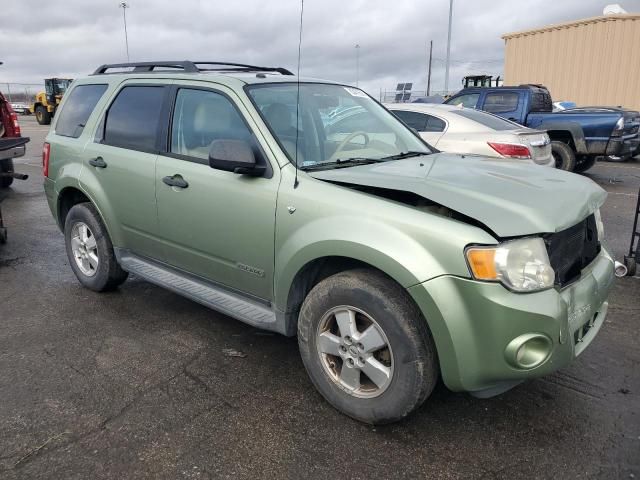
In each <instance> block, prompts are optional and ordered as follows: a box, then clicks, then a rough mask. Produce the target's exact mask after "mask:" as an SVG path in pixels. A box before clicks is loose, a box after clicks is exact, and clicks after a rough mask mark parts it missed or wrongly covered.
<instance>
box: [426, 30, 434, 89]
mask: <svg viewBox="0 0 640 480" xmlns="http://www.w3.org/2000/svg"><path fill="white" fill-rule="evenodd" d="M432 58H433V40H430V41H429V72H428V73H427V97H428V96H429V94H430V93H431V60H432Z"/></svg>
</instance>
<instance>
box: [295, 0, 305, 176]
mask: <svg viewBox="0 0 640 480" xmlns="http://www.w3.org/2000/svg"><path fill="white" fill-rule="evenodd" d="M303 14H304V0H300V36H299V38H298V73H297V76H296V79H297V83H298V84H297V92H296V153H295V155H294V161H295V163H296V178H295V180H294V181H293V188H298V139H299V137H300V52H301V50H302V15H303Z"/></svg>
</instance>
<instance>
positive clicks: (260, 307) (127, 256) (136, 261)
mask: <svg viewBox="0 0 640 480" xmlns="http://www.w3.org/2000/svg"><path fill="white" fill-rule="evenodd" d="M114 250H115V254H116V258H117V260H118V263H119V264H120V266H121V267H122V268H123V269H124V270H126V271H127V272H130V273H133V274H135V275H138V276H139V277H142V278H144V279H145V280H147V281H149V282H151V283H155V284H156V285H159V286H161V287H164V288H166V289H168V290H171V291H173V292H175V293H177V294H178V295H182V296H183V297H187V298H189V299H191V300H193V301H195V302H198V303H200V304H202V305H204V306H206V307H209V308H211V309H213V310H217V311H219V312H221V313H224V314H225V315H229V316H230V317H233V318H236V319H238V320H240V321H242V322H245V323H248V324H249V325H253V326H254V327H258V328H263V329H265V330H273V331H276V332H279V333H284V331H283V327H284V325H282V324H281V322H279V321H278V320H277V318H276V314H275V312H274V310H273V309H272V308H271V306H270V305H269V304H268V303H261V302H259V301H257V300H254V299H251V298H248V297H246V296H244V295H242V294H240V293H236V292H233V291H230V290H228V289H226V288H224V287H221V286H219V285H216V284H214V283H211V282H208V281H206V280H204V279H202V278H199V277H195V276H193V275H189V274H187V273H184V272H181V271H179V270H176V269H174V268H171V267H169V266H167V265H164V264H161V263H158V262H155V261H153V260H149V259H147V258H144V257H139V256H137V255H135V254H133V253H131V252H129V251H127V250H123V249H120V248H114Z"/></svg>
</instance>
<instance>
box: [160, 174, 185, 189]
mask: <svg viewBox="0 0 640 480" xmlns="http://www.w3.org/2000/svg"><path fill="white" fill-rule="evenodd" d="M162 181H163V182H164V183H166V184H167V185H169V186H170V187H177V188H187V187H188V186H189V183H187V181H186V180H185V179H184V178H182V177H181V176H180V175H179V174H177V173H176V174H175V175H173V176H172V177H162Z"/></svg>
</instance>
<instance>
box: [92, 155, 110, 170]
mask: <svg viewBox="0 0 640 480" xmlns="http://www.w3.org/2000/svg"><path fill="white" fill-rule="evenodd" d="M89 165H91V166H93V167H96V168H107V162H105V161H104V159H103V158H102V157H96V158H92V159H91V160H89Z"/></svg>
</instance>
